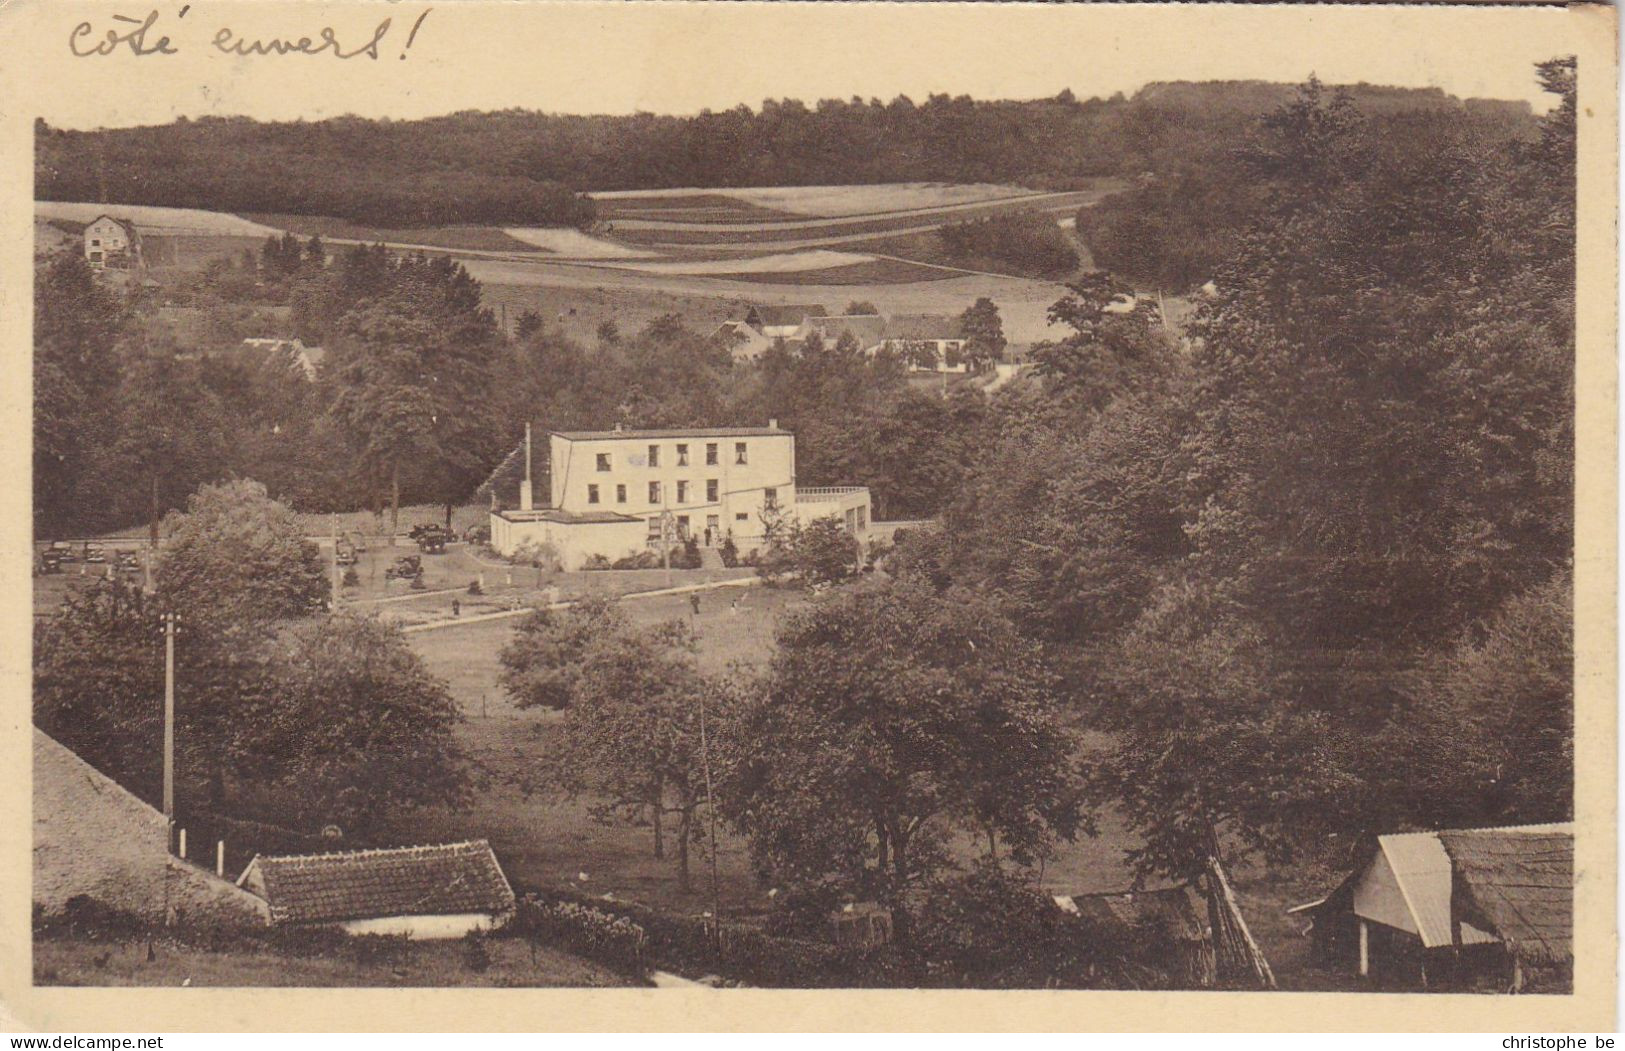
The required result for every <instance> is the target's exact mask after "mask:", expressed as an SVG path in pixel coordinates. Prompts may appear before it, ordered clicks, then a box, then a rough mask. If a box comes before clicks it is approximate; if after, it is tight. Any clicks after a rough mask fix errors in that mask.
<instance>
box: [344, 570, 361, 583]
mask: <svg viewBox="0 0 1625 1051" xmlns="http://www.w3.org/2000/svg"><path fill="white" fill-rule="evenodd" d="M343 584H344V586H345V587H347V588H358V587H360V586H361V574H359V573H357V572H356V571H355V567H354V566H345V567H344V579H343Z"/></svg>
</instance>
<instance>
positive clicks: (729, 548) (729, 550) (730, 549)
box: [717, 537, 739, 569]
mask: <svg viewBox="0 0 1625 1051" xmlns="http://www.w3.org/2000/svg"><path fill="white" fill-rule="evenodd" d="M717 553H718V554H719V555H721V556H722V564H723V565H725V566H727V567H728V568H729V569H732V568H734V567H735V566H737V565H739V546H738V545H737V544H735V543H734V538H733V537H728V538H727V539H726V540H724V541H723V542H722V547H721V549H720V550H719V551H718V552H717Z"/></svg>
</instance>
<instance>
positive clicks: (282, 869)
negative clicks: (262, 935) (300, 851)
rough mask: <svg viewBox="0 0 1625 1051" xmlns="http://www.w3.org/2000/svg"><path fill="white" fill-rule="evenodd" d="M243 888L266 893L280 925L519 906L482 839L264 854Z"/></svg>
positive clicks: (241, 882) (242, 881)
mask: <svg viewBox="0 0 1625 1051" xmlns="http://www.w3.org/2000/svg"><path fill="white" fill-rule="evenodd" d="M256 872H257V874H258V877H259V880H258V882H257V883H256V881H255V879H254V874H255V873H256ZM238 884H239V885H257V886H259V887H261V888H262V889H263V893H264V896H265V900H266V903H267V904H268V905H269V906H270V909H271V918H272V919H273V920H274V921H276V922H279V923H320V922H337V921H341V920H360V919H372V918H377V917H384V916H430V915H446V914H456V913H469V912H503V911H506V910H508V909H510V908H512V907H513V902H514V897H513V889H512V888H511V887H509V886H508V879H507V877H506V876H504V875H503V874H502V867H501V866H500V865H498V864H497V859H496V855H495V854H493V853H492V852H491V844H490V843H488V842H486V841H485V840H483V839H479V840H474V841H472V842H468V843H444V844H437V845H434V846H422V847H396V848H390V849H385V850H357V851H346V852H343V853H336V854H304V855H298V856H289V857H268V856H266V855H263V854H262V855H260V856H258V857H256V858H254V860H252V861H250V862H249V863H248V868H246V869H244V870H243V874H242V876H241V877H239V879H238Z"/></svg>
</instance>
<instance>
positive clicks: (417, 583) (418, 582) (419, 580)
mask: <svg viewBox="0 0 1625 1051" xmlns="http://www.w3.org/2000/svg"><path fill="white" fill-rule="evenodd" d="M428 586H429V585H427V584H425V583H424V582H423V574H422V573H419V574H418V575H417V576H415V577H413V578H412V583H411V585H410V587H411V589H412V590H413V591H422V590H424V589H425V588H427V587H428Z"/></svg>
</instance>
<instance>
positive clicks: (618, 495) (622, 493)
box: [615, 485, 626, 504]
mask: <svg viewBox="0 0 1625 1051" xmlns="http://www.w3.org/2000/svg"><path fill="white" fill-rule="evenodd" d="M615 502H616V503H618V504H624V503H626V486H624V485H617V486H616V487H615Z"/></svg>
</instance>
